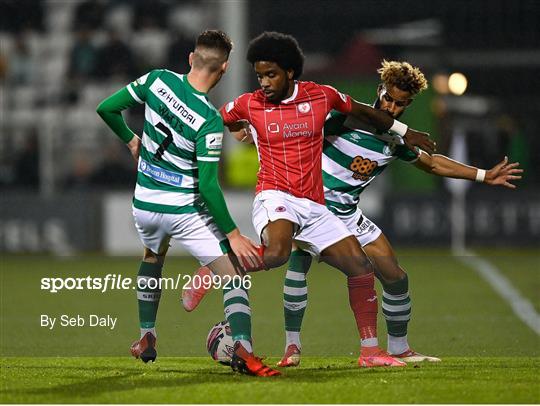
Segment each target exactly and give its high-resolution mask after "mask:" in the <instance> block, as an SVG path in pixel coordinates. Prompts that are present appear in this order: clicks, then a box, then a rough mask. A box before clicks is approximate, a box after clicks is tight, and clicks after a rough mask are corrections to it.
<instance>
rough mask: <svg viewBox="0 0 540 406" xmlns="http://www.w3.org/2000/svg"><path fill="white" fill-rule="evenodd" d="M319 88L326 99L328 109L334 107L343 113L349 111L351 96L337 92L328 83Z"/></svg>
mask: <svg viewBox="0 0 540 406" xmlns="http://www.w3.org/2000/svg"><path fill="white" fill-rule="evenodd" d="M321 89H322V91H323V92H324V94H325V95H326V97H327V99H328V104H329V106H328V108H329V110H331V109H334V110H337V111H339V112H341V113H343V114H348V113H349V112H350V111H351V108H352V99H351V96H349V95H348V94H344V93H341V92H338V91H337V90H336V89H335V88H333V87H332V86H328V85H321Z"/></svg>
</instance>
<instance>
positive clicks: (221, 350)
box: [206, 320, 234, 365]
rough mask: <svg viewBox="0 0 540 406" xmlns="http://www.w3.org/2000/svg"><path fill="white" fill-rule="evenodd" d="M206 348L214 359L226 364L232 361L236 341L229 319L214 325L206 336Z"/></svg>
mask: <svg viewBox="0 0 540 406" xmlns="http://www.w3.org/2000/svg"><path fill="white" fill-rule="evenodd" d="M206 350H207V351H208V354H210V356H211V357H212V359H214V360H216V361H218V362H220V363H222V364H226V365H229V364H230V363H231V357H232V353H233V350H234V342H233V338H232V335H231V326H230V325H229V322H228V321H226V320H224V321H220V322H219V323H216V324H214V325H213V326H212V328H211V329H210V332H209V333H208V337H207V338H206Z"/></svg>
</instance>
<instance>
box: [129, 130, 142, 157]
mask: <svg viewBox="0 0 540 406" xmlns="http://www.w3.org/2000/svg"><path fill="white" fill-rule="evenodd" d="M126 145H127V147H128V148H129V152H131V156H132V157H133V159H134V160H135V162H139V152H140V150H141V139H140V138H139V137H137V136H135V137H133V138H132V139H131V141H129V142H128V143H127V144H126Z"/></svg>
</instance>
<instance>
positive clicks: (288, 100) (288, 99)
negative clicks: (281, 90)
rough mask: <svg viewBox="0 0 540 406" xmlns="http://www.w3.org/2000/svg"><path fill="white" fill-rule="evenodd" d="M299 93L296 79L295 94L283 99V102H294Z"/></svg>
mask: <svg viewBox="0 0 540 406" xmlns="http://www.w3.org/2000/svg"><path fill="white" fill-rule="evenodd" d="M297 95H298V82H297V81H296V80H295V81H294V90H293V94H291V97H289V98H287V99H284V100H282V101H281V103H290V102H292V101H293V100H294V99H296V96H297Z"/></svg>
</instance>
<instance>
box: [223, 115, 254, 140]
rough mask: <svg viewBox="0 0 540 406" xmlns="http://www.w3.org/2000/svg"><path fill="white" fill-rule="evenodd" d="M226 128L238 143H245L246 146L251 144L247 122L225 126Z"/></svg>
mask: <svg viewBox="0 0 540 406" xmlns="http://www.w3.org/2000/svg"><path fill="white" fill-rule="evenodd" d="M227 128H228V129H229V131H230V132H231V134H232V136H233V137H234V138H235V139H236V140H237V141H240V142H245V143H246V144H252V143H253V134H252V132H251V128H250V125H249V122H248V121H246V120H241V121H237V122H235V123H231V124H228V125H227Z"/></svg>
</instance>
